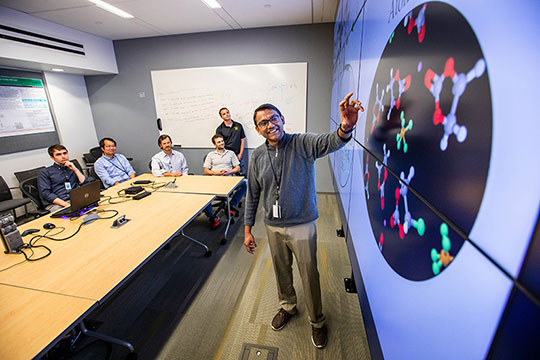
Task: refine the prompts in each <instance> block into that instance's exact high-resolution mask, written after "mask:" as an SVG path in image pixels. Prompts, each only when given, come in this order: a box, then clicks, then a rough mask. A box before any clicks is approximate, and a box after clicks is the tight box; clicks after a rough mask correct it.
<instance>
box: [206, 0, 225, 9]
mask: <svg viewBox="0 0 540 360" xmlns="http://www.w3.org/2000/svg"><path fill="white" fill-rule="evenodd" d="M201 1H202V2H203V3H205V4H206V5H207V6H208V7H209V8H210V9H220V8H221V5H219V4H218V2H217V0H201Z"/></svg>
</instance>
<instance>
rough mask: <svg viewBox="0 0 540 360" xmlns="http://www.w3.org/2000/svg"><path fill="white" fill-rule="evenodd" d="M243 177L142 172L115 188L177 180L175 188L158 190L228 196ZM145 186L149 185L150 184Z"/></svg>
mask: <svg viewBox="0 0 540 360" xmlns="http://www.w3.org/2000/svg"><path fill="white" fill-rule="evenodd" d="M242 179H244V178H243V177H241V176H211V175H183V176H179V177H164V176H160V177H157V176H154V175H152V174H141V175H139V176H137V177H135V178H134V179H132V180H130V181H126V182H124V183H121V184H119V185H116V186H115V187H114V188H115V189H124V188H127V187H129V186H134V185H132V183H133V182H134V181H136V180H150V181H154V184H156V185H158V184H164V183H168V182H171V181H174V180H176V181H175V182H174V183H175V185H176V187H175V188H169V187H162V188H160V189H159V190H158V191H159V192H174V193H190V194H212V195H217V196H228V195H229V194H230V193H231V192H232V191H233V190H234V188H236V186H238V184H239V183H240V181H242ZM144 186H145V187H147V186H148V185H144ZM148 188H149V187H148ZM108 190H109V189H108ZM116 191H117V190H116Z"/></svg>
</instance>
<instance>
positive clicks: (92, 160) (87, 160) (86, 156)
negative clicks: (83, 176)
mask: <svg viewBox="0 0 540 360" xmlns="http://www.w3.org/2000/svg"><path fill="white" fill-rule="evenodd" d="M83 160H84V162H85V164H86V167H88V168H89V167H92V166H94V163H95V162H96V160H97V159H96V158H95V157H94V156H93V155H92V154H90V153H84V154H83Z"/></svg>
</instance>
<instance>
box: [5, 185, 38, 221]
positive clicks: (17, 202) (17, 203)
mask: <svg viewBox="0 0 540 360" xmlns="http://www.w3.org/2000/svg"><path fill="white" fill-rule="evenodd" d="M11 189H16V188H11V187H9V185H8V184H7V183H6V181H5V180H4V178H3V177H1V176H0V213H5V212H8V211H11V212H13V217H15V219H16V218H17V215H16V214H15V209H17V208H19V207H21V206H24V214H25V216H27V215H28V209H27V208H26V205H28V204H30V203H31V202H32V201H30V199H14V198H13V195H12V194H11Z"/></svg>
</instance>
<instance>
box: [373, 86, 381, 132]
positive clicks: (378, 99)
mask: <svg viewBox="0 0 540 360" xmlns="http://www.w3.org/2000/svg"><path fill="white" fill-rule="evenodd" d="M383 97H384V89H382V90H381V96H380V97H379V84H377V85H376V90H375V104H373V119H372V120H371V131H370V133H373V129H375V124H376V123H377V122H378V121H379V117H380V115H381V111H384V105H383V103H382V100H383Z"/></svg>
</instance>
